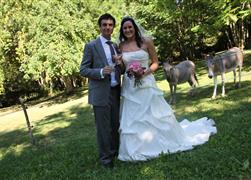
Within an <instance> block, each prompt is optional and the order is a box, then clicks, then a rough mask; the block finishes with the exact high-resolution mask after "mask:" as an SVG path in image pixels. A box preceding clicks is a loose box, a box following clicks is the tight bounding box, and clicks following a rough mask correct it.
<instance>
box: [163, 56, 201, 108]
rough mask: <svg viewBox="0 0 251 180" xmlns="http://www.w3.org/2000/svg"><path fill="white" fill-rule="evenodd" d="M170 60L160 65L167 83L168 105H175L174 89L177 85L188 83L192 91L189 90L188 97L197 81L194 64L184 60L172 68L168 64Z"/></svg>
mask: <svg viewBox="0 0 251 180" xmlns="http://www.w3.org/2000/svg"><path fill="white" fill-rule="evenodd" d="M171 62H172V58H167V59H166V61H164V62H163V63H162V65H163V69H164V73H165V76H166V80H167V81H168V83H169V87H170V93H171V98H170V101H169V103H170V104H175V103H176V87H177V85H178V84H182V83H185V82H188V83H189V84H190V86H191V87H192V89H191V90H190V93H189V94H190V95H193V94H194V92H193V91H194V88H195V87H196V84H199V83H198V79H197V77H196V74H195V64H194V63H193V62H192V61H190V60H185V61H182V62H180V63H179V64H177V65H175V66H172V65H171V64H170V63H171Z"/></svg>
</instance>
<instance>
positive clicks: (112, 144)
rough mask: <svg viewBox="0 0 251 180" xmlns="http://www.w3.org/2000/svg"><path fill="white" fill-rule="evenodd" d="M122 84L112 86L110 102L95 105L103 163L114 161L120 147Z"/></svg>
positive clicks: (100, 156) (98, 139) (98, 140)
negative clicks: (103, 104)
mask: <svg viewBox="0 0 251 180" xmlns="http://www.w3.org/2000/svg"><path fill="white" fill-rule="evenodd" d="M120 88H121V87H120V85H118V86H116V87H111V90H110V96H109V103H108V104H107V105H106V106H93V110H94V116H95V123H96V129H97V143H98V150H99V159H100V161H101V164H104V165H105V164H107V163H110V162H111V161H112V159H113V158H114V156H115V155H116V154H117V153H118V148H119V132H118V130H119V111H120Z"/></svg>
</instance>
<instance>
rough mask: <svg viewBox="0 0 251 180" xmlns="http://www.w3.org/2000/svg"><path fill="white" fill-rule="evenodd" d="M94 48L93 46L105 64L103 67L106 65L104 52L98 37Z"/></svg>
mask: <svg viewBox="0 0 251 180" xmlns="http://www.w3.org/2000/svg"><path fill="white" fill-rule="evenodd" d="M94 46H95V48H96V50H97V52H98V54H99V56H100V57H101V59H102V61H103V62H104V63H105V65H108V62H107V59H106V55H105V51H104V48H103V46H102V43H101V40H100V38H99V37H98V38H97V39H96V41H95V45H94Z"/></svg>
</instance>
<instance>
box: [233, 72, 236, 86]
mask: <svg viewBox="0 0 251 180" xmlns="http://www.w3.org/2000/svg"><path fill="white" fill-rule="evenodd" d="M233 73H234V84H235V83H236V70H235V69H234V70H233Z"/></svg>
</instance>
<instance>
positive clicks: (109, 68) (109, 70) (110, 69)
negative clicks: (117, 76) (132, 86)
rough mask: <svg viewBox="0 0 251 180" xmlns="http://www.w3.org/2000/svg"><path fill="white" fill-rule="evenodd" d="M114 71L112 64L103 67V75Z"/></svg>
mask: <svg viewBox="0 0 251 180" xmlns="http://www.w3.org/2000/svg"><path fill="white" fill-rule="evenodd" d="M112 71H113V68H112V67H111V66H105V67H104V68H103V75H107V74H111V73H112Z"/></svg>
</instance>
